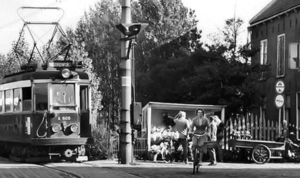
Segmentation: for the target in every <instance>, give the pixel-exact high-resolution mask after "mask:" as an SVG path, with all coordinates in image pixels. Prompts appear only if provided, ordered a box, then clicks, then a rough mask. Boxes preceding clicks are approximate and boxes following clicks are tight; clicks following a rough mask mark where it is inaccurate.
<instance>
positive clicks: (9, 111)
mask: <svg viewBox="0 0 300 178" xmlns="http://www.w3.org/2000/svg"><path fill="white" fill-rule="evenodd" d="M19 10H34V11H35V10H48V11H55V12H56V11H57V10H61V9H60V8H54V7H51V8H50V7H21V8H20V9H19ZM51 13H52V12H51ZM19 16H20V15H19ZM20 17H21V16H20ZM21 19H22V20H23V21H24V26H23V29H22V31H21V33H20V38H21V36H22V33H23V32H24V30H25V29H26V28H25V27H27V26H29V25H54V27H55V28H54V29H55V30H54V32H53V36H52V37H51V39H50V40H49V44H48V46H51V43H52V40H53V39H54V35H55V34H56V32H60V33H61V35H62V36H63V37H64V38H65V39H67V40H68V37H67V36H66V35H65V33H64V32H63V31H62V28H61V27H60V25H59V24H58V22H47V23H46V22H43V23H41V22H28V21H26V19H25V18H22V17H21ZM28 29H30V28H28ZM30 34H32V33H30ZM20 38H19V40H20ZM32 38H33V41H34V48H33V51H32V54H33V52H34V50H35V49H36V48H37V47H36V42H37V40H35V39H34V37H33V36H32ZM19 40H18V42H17V45H18V43H19ZM70 46H71V44H70V43H68V44H66V47H65V48H63V49H62V50H61V51H60V52H59V53H58V54H56V55H53V56H52V57H49V59H45V60H44V59H43V56H42V55H41V53H40V52H39V51H38V50H37V51H38V54H40V60H39V62H35V63H34V62H32V61H33V58H32V56H33V55H31V56H30V58H29V59H28V63H27V64H24V65H22V67H21V69H20V70H19V71H20V72H17V73H14V74H9V75H6V76H4V77H2V78H1V79H0V154H1V153H2V154H4V155H6V156H7V155H10V157H11V158H13V159H15V160H17V161H25V162H34V161H43V160H46V161H47V160H56V159H61V158H62V159H71V160H75V161H85V160H87V159H88V158H87V156H86V148H85V147H86V145H87V144H88V143H89V142H90V141H92V139H91V126H90V125H91V124H90V110H91V106H90V103H91V102H90V99H91V91H90V79H89V76H88V74H87V73H85V72H84V71H83V67H82V62H80V61H76V60H74V59H70V58H71V57H70V56H69V55H68V52H69V49H70ZM48 52H49V51H48ZM63 55H65V56H63ZM59 56H61V58H59ZM16 60H17V59H16ZM35 61H38V60H35Z"/></svg>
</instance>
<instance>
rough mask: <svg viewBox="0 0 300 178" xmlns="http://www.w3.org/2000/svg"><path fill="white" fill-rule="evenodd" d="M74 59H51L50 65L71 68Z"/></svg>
mask: <svg viewBox="0 0 300 178" xmlns="http://www.w3.org/2000/svg"><path fill="white" fill-rule="evenodd" d="M72 63H73V61H50V62H49V63H48V67H53V68H70V67H72V66H73V65H72Z"/></svg>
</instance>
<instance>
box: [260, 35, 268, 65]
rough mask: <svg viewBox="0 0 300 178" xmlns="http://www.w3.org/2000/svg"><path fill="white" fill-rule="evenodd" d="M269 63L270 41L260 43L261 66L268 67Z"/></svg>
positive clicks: (265, 40)
mask: <svg viewBox="0 0 300 178" xmlns="http://www.w3.org/2000/svg"><path fill="white" fill-rule="evenodd" d="M267 63H268V39H264V40H261V41H260V64H261V65H266V64H267Z"/></svg>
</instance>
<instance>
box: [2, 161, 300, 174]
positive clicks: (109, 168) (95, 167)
mask: <svg viewBox="0 0 300 178" xmlns="http://www.w3.org/2000/svg"><path fill="white" fill-rule="evenodd" d="M0 177H1V178H27V177H28V178H35V177H37V178H50V177H51V178H52V177H55V178H98V177H99V178H114V177H118V178H152V177H153V178H179V177H180V178H190V177H201V178H206V177H207V178H224V177H226V178H227V177H235V178H237V177H238V178H242V177H243V178H252V177H264V178H271V177H272V178H274V177H297V178H298V177H300V163H267V164H263V165H258V164H255V163H247V164H241V163H218V165H217V166H213V167H211V166H208V163H204V164H203V166H202V167H201V168H200V172H199V173H196V175H192V165H191V164H188V165H185V164H183V163H174V164H165V163H153V162H149V161H147V162H144V161H138V162H136V164H133V165H123V164H118V163H117V162H116V161H110V160H100V161H89V162H85V163H67V162H65V163H47V164H43V165H36V164H21V163H14V162H9V161H6V162H5V161H1V160H0Z"/></svg>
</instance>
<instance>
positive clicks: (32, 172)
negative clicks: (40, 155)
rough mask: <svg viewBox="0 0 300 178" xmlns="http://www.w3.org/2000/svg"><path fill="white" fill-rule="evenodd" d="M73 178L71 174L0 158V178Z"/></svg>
mask: <svg viewBox="0 0 300 178" xmlns="http://www.w3.org/2000/svg"><path fill="white" fill-rule="evenodd" d="M53 177H55V178H74V176H72V175H71V174H68V173H65V172H63V171H58V170H53V169H49V168H46V167H44V166H41V165H35V164H23V163H15V162H11V161H8V160H7V159H4V158H0V178H53Z"/></svg>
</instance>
